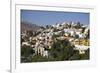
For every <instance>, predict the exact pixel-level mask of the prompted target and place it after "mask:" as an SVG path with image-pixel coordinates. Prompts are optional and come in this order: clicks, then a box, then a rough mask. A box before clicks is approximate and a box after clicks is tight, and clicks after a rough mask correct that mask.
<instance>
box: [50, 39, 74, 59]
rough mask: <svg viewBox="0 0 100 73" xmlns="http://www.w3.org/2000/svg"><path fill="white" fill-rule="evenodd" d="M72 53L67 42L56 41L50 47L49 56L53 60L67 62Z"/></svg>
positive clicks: (70, 46)
mask: <svg viewBox="0 0 100 73" xmlns="http://www.w3.org/2000/svg"><path fill="white" fill-rule="evenodd" d="M73 53H74V50H73V46H72V45H71V43H70V42H69V41H68V40H57V42H54V44H53V45H52V48H51V50H50V55H51V57H52V58H54V60H60V61H61V60H68V59H69V58H70V57H71V56H72V55H73Z"/></svg>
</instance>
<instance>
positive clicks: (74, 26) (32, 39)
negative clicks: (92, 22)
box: [21, 22, 90, 57]
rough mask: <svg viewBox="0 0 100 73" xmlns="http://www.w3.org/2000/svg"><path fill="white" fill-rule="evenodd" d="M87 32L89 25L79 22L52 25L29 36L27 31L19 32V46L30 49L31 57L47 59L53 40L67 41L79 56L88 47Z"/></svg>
mask: <svg viewBox="0 0 100 73" xmlns="http://www.w3.org/2000/svg"><path fill="white" fill-rule="evenodd" d="M89 31H90V29H89V25H81V24H80V23H79V22H78V23H74V22H71V23H68V22H64V23H61V24H54V25H50V26H48V27H44V28H41V29H40V30H37V32H32V33H33V35H31V36H30V35H29V33H28V32H27V31H24V32H21V46H29V47H31V48H32V49H33V51H34V53H33V55H34V54H35V55H41V56H45V57H48V55H49V52H48V50H50V49H51V46H52V44H53V41H54V40H55V41H56V40H57V39H59V40H68V41H69V42H70V43H71V44H72V45H74V46H75V47H74V48H73V49H74V50H78V51H79V54H85V51H86V50H88V49H89V45H90V43H89V41H90V39H89V35H90V34H89ZM34 34H35V35H34Z"/></svg>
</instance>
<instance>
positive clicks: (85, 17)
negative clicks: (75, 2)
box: [21, 10, 90, 25]
mask: <svg viewBox="0 0 100 73" xmlns="http://www.w3.org/2000/svg"><path fill="white" fill-rule="evenodd" d="M89 16H90V15H89V13H82V12H58V11H39V10H21V21H25V22H30V23H33V24H37V25H52V24H56V23H62V22H71V21H72V22H78V21H79V22H80V23H81V24H83V25H89V20H90V19H89Z"/></svg>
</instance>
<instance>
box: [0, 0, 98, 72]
mask: <svg viewBox="0 0 100 73" xmlns="http://www.w3.org/2000/svg"><path fill="white" fill-rule="evenodd" d="M34 1H39V0H34ZM40 1H48V2H49V1H57V2H61V1H65V2H66V3H69V2H71V3H72V4H80V5H81V4H88V5H96V9H97V14H96V17H97V21H96V23H97V24H95V25H97V26H98V27H96V28H97V31H96V34H94V35H95V36H96V37H97V38H96V41H95V42H96V43H97V47H96V49H97V52H96V53H97V56H96V58H97V66H96V67H91V68H90V67H89V68H72V69H71V68H69V69H64V70H51V71H48V70H46V71H43V72H39V73H66V72H67V73H99V71H100V70H99V69H100V57H99V56H100V52H99V51H100V48H99V40H100V33H99V31H100V22H99V21H100V20H99V19H100V18H99V16H100V4H99V2H100V1H99V0H40ZM0 9H1V10H0V73H8V71H9V69H10V68H9V67H10V64H9V63H10V1H9V0H0Z"/></svg>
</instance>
